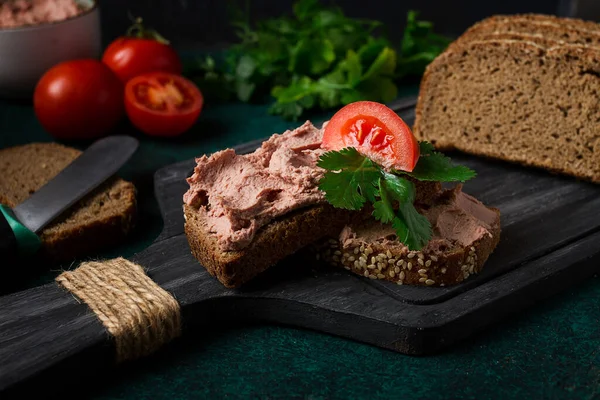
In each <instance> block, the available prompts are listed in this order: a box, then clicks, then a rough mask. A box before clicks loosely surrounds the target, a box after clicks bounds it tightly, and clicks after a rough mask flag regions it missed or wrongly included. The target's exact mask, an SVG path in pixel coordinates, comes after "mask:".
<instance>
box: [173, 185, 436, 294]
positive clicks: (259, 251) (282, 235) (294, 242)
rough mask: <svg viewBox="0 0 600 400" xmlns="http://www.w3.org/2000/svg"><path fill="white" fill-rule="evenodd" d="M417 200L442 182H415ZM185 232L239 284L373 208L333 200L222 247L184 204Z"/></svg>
mask: <svg viewBox="0 0 600 400" xmlns="http://www.w3.org/2000/svg"><path fill="white" fill-rule="evenodd" d="M415 186H416V193H417V195H416V200H415V201H418V202H422V203H427V202H428V201H430V200H429V199H430V198H432V197H433V194H434V193H438V192H439V190H440V187H441V185H440V184H439V182H415ZM183 212H184V217H185V224H184V228H185V234H186V237H187V239H188V243H189V246H190V249H191V251H192V254H193V255H194V257H195V258H196V259H197V260H198V261H199V262H200V264H201V265H202V266H204V268H206V270H207V271H208V272H209V273H210V274H211V275H212V276H214V277H216V278H217V279H218V280H219V281H220V282H221V283H222V284H223V285H224V286H226V287H228V288H237V287H240V286H242V285H243V284H245V283H246V282H248V281H250V280H251V279H253V278H254V277H256V276H257V275H259V274H260V273H261V272H263V271H265V270H267V269H268V268H270V267H272V266H274V265H275V264H277V263H278V262H279V261H281V260H282V259H283V258H285V257H287V256H289V255H291V254H294V253H296V252H298V251H300V250H301V249H303V248H305V247H306V246H308V245H309V244H311V243H314V242H315V241H318V240H320V239H322V238H324V237H327V236H335V235H337V234H339V233H340V231H341V230H342V228H343V227H344V226H346V225H347V224H349V223H350V222H352V221H355V220H361V219H365V218H368V217H369V215H370V209H368V208H366V207H365V208H364V209H363V210H361V211H360V212H353V211H348V210H343V209H337V208H334V207H332V206H330V205H329V204H322V205H317V206H314V207H309V208H304V209H300V210H296V211H293V212H290V213H288V214H286V215H284V216H282V217H280V218H277V219H276V220H274V221H272V222H271V223H269V224H267V225H266V226H264V227H262V228H261V229H259V230H258V232H257V233H256V235H255V237H254V238H253V239H252V242H251V243H250V245H249V246H248V247H246V248H245V249H243V250H240V251H222V250H221V249H220V247H219V244H218V240H217V236H216V235H215V234H214V233H212V232H210V227H209V226H208V223H207V220H206V218H205V216H204V214H203V213H202V212H200V211H199V209H196V208H194V207H191V206H189V205H187V204H184V205H183Z"/></svg>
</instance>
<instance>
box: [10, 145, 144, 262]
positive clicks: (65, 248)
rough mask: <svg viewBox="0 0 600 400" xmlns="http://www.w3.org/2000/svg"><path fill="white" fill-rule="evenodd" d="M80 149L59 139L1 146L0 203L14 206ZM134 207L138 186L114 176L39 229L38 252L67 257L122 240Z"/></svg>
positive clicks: (131, 223)
mask: <svg viewBox="0 0 600 400" xmlns="http://www.w3.org/2000/svg"><path fill="white" fill-rule="evenodd" d="M80 154H81V152H80V151H79V150H77V149H74V148H70V147H67V146H63V145H60V144H57V143H32V144H27V145H23V146H16V147H11V148H7V149H3V150H0V169H1V173H0V203H2V204H6V205H8V206H9V207H15V206H16V205H18V204H19V203H21V202H23V201H24V200H26V199H27V198H28V197H29V196H31V195H32V194H33V193H35V192H36V191H37V190H38V189H39V188H41V187H42V186H43V185H44V184H46V183H47V182H48V181H50V180H51V179H52V178H54V177H55V176H56V175H57V174H58V173H59V172H60V171H61V170H63V169H64V168H65V167H66V166H67V165H69V164H70V163H71V162H72V161H73V160H74V159H75V158H77V157H78V156H79V155H80ZM136 209H137V204H136V189H135V187H134V185H133V184H132V183H131V182H127V181H124V180H123V179H120V178H116V177H115V178H112V179H110V180H108V181H107V182H105V183H104V184H103V185H101V186H100V187H98V188H96V189H95V190H94V191H93V192H91V193H90V194H88V195H87V196H86V197H84V198H83V199H81V200H80V201H79V202H78V203H76V204H75V205H74V206H73V207H72V208H71V209H69V210H67V211H66V212H65V213H64V214H63V215H61V216H59V217H58V218H57V219H56V220H54V221H53V222H51V223H50V224H49V225H48V226H47V227H46V228H44V229H43V230H42V231H41V232H40V233H39V236H40V238H41V240H42V248H41V249H40V256H42V257H45V258H47V259H50V260H53V261H67V260H71V259H74V258H77V257H84V256H88V255H90V254H93V253H94V252H96V251H100V250H102V249H106V248H108V247H110V246H113V245H116V244H119V243H120V242H121V241H122V240H123V239H124V238H125V237H126V236H127V235H128V234H129V232H130V231H131V230H132V228H133V227H134V224H135V216H136Z"/></svg>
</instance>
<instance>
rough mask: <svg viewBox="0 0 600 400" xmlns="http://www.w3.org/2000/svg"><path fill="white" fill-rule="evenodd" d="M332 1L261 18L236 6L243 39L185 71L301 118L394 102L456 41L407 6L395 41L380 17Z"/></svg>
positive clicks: (223, 91)
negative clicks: (351, 12)
mask: <svg viewBox="0 0 600 400" xmlns="http://www.w3.org/2000/svg"><path fill="white" fill-rule="evenodd" d="M325 3H326V2H323V1H319V0H297V1H295V2H294V5H293V10H292V11H293V12H292V13H291V15H281V16H277V17H269V18H265V19H262V20H259V21H256V22H255V23H251V21H250V18H249V8H248V9H246V10H243V9H241V8H238V7H234V6H233V7H232V8H231V10H232V12H233V15H232V21H231V24H232V26H233V27H234V28H235V33H236V35H237V37H238V41H237V42H236V43H235V44H233V45H232V46H230V47H228V48H227V49H225V51H224V52H223V54H221V55H222V57H216V58H212V57H210V56H208V57H206V58H203V59H200V60H197V61H195V62H193V63H190V64H187V65H186V68H185V70H184V75H185V76H186V77H188V78H190V79H192V80H193V81H194V82H196V84H197V85H198V87H199V88H200V90H202V93H203V95H204V96H205V98H207V99H209V100H230V99H237V100H239V101H243V102H253V101H262V100H264V99H265V98H268V97H270V98H271V99H272V100H274V102H273V103H272V105H271V107H270V109H269V112H270V113H272V114H277V115H281V116H283V117H284V118H286V119H290V120H298V119H299V118H300V117H302V116H303V115H305V114H307V113H308V112H310V111H314V110H317V111H318V110H330V109H334V108H338V107H340V106H342V105H346V104H349V103H352V102H355V101H359V100H371V101H377V102H382V103H387V102H390V101H392V100H393V99H394V98H396V97H397V95H398V84H399V83H401V81H402V80H403V79H406V78H409V77H418V76H420V75H421V74H422V73H423V71H424V70H425V66H426V65H427V64H428V63H429V62H431V61H432V60H433V59H434V58H435V57H436V56H437V55H439V54H440V53H441V52H442V51H443V50H444V49H445V47H446V46H447V45H448V44H449V43H450V39H449V38H447V37H444V36H440V35H438V34H436V33H434V31H433V25H432V23H431V22H428V21H421V20H419V19H418V18H417V17H418V13H417V12H416V11H412V10H411V11H409V12H408V14H407V17H406V24H405V28H404V32H403V35H402V42H401V43H400V45H399V46H396V45H395V44H394V43H392V41H391V40H390V39H389V38H388V32H387V30H388V28H387V27H385V26H383V24H382V23H381V22H380V21H376V20H370V19H361V18H353V17H350V16H347V15H345V14H344V12H343V10H342V9H341V8H339V7H336V6H333V5H330V4H325ZM234 4H235V2H234V3H232V5H234ZM392 29H393V27H392Z"/></svg>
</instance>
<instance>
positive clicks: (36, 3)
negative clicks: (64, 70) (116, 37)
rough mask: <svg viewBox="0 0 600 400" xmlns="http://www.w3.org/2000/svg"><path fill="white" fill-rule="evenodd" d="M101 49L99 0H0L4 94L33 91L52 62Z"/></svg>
mask: <svg viewBox="0 0 600 400" xmlns="http://www.w3.org/2000/svg"><path fill="white" fill-rule="evenodd" d="M101 51H102V38H101V28H100V13H99V9H98V5H97V2H96V1H94V0H0V96H1V97H4V98H28V97H31V96H32V94H33V91H34V89H35V85H36V84H37V82H38V80H39V79H40V78H41V76H42V75H43V74H44V73H45V72H46V71H47V70H48V69H50V68H51V67H53V66H54V65H56V64H58V63H60V62H62V61H67V60H72V59H78V58H96V59H97V58H99V57H100V54H101Z"/></svg>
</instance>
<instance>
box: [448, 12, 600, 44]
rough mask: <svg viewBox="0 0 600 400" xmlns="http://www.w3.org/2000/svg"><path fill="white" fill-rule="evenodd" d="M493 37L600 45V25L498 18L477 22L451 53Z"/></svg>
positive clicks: (523, 17) (555, 19)
mask: <svg viewBox="0 0 600 400" xmlns="http://www.w3.org/2000/svg"><path fill="white" fill-rule="evenodd" d="M493 34H513V35H516V36H518V35H524V36H528V37H529V39H527V38H526V40H532V39H531V38H532V37H538V38H539V39H546V40H549V41H554V42H555V43H556V44H580V45H585V46H589V47H599V46H600V24H598V23H595V22H591V21H584V20H581V19H575V18H562V19H561V18H558V17H554V16H549V15H540V14H517V15H497V16H492V17H489V18H486V19H484V20H482V21H479V22H477V23H475V24H474V25H473V26H471V27H470V28H468V29H467V30H466V31H465V32H464V33H463V34H462V35H460V36H459V37H458V38H457V39H456V40H454V41H453V42H452V43H451V44H450V45H449V46H448V47H447V50H452V49H454V48H455V47H459V46H461V45H463V44H465V43H468V42H470V41H473V40H481V39H482V38H489V37H490V35H493Z"/></svg>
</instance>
